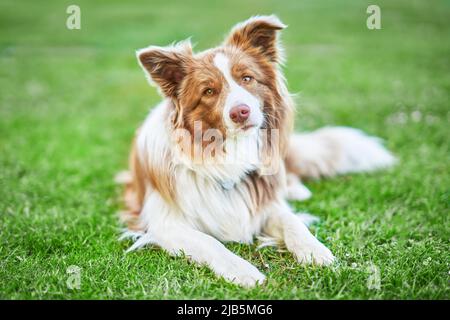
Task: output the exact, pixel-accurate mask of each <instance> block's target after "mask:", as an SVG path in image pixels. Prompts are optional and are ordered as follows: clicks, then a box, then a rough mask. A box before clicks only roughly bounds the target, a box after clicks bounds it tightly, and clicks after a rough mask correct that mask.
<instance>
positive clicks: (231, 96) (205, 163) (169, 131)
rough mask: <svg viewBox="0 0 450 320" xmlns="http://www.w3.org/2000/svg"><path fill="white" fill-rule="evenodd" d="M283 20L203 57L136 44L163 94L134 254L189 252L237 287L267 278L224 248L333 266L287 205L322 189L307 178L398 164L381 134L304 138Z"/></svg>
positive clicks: (246, 25) (133, 177)
mask: <svg viewBox="0 0 450 320" xmlns="http://www.w3.org/2000/svg"><path fill="white" fill-rule="evenodd" d="M285 27H286V26H285V25H284V24H283V23H282V22H281V21H280V20H279V19H278V18H277V17H276V16H273V15H272V16H256V17H252V18H250V19H249V20H247V21H245V22H242V23H239V24H237V25H236V26H235V27H234V28H233V29H232V30H231V32H230V34H229V35H228V37H227V38H226V39H225V41H224V42H223V43H222V44H221V45H220V46H218V47H216V48H213V49H209V50H206V51H204V52H199V53H194V52H193V50H192V47H191V44H190V41H189V40H186V41H183V42H180V43H178V44H174V45H171V46H168V47H157V46H150V47H147V48H144V49H141V50H138V51H137V58H138V61H139V63H140V65H141V67H142V68H143V70H144V72H145V74H146V76H147V78H148V80H149V82H150V83H151V84H154V85H156V86H157V87H158V88H159V90H160V93H161V95H162V97H163V101H162V102H161V103H160V104H159V105H158V106H156V107H155V108H154V109H153V110H152V111H151V112H150V114H149V115H148V117H147V119H146V120H145V122H144V123H143V124H142V126H141V127H140V128H139V129H138V131H137V133H136V137H135V139H134V142H133V146H132V151H131V155H130V169H129V171H125V172H122V173H121V174H119V175H118V176H117V181H118V182H121V183H123V184H125V204H126V210H125V211H124V212H123V213H124V217H125V219H126V222H127V223H128V228H127V231H126V232H125V233H124V234H123V236H122V238H126V237H131V238H133V239H134V241H135V242H134V244H133V245H132V246H131V247H130V248H129V250H128V251H131V250H135V249H137V248H141V247H143V246H144V245H148V244H154V245H157V246H159V247H161V248H163V249H165V250H166V251H168V252H169V253H170V254H173V255H180V254H184V255H185V256H186V257H188V258H189V259H190V260H192V261H194V262H196V263H198V264H204V265H207V266H208V267H210V268H211V269H212V270H213V271H214V272H215V274H217V275H218V276H221V277H223V278H225V279H226V280H228V281H231V282H233V283H236V284H239V285H242V286H246V287H251V286H254V285H256V284H262V283H263V282H264V280H265V276H264V275H263V274H262V273H261V272H260V271H259V270H258V269H257V268H256V267H255V266H253V265H252V264H251V263H249V262H248V261H246V260H244V259H242V258H241V257H239V256H238V255H236V254H234V253H233V252H231V251H230V250H228V249H227V248H226V247H225V246H224V245H223V244H222V243H223V242H228V241H236V242H240V243H252V241H253V239H254V238H255V237H259V238H260V240H262V241H265V242H266V243H269V244H273V243H277V244H280V245H283V246H284V247H285V248H287V250H289V251H290V252H291V253H292V254H293V256H294V257H295V259H296V260H297V261H298V262H299V263H302V264H315V265H330V264H332V263H333V261H335V257H334V256H333V254H332V252H331V251H330V250H329V249H328V248H327V247H326V246H325V245H324V244H322V243H321V242H320V241H318V240H317V239H316V238H315V237H314V236H313V235H312V234H311V232H310V231H309V230H308V228H307V225H308V223H310V222H311V221H313V220H314V217H313V216H310V215H308V214H296V213H295V212H293V210H292V209H291V207H290V206H289V204H288V202H287V200H304V199H306V198H308V197H309V196H310V195H311V193H310V191H309V190H308V189H307V188H306V187H305V186H304V185H303V184H302V182H301V179H303V178H319V177H322V176H327V177H329V176H333V175H336V174H342V173H348V172H361V171H370V170H374V169H379V168H384V167H388V166H390V165H392V164H394V162H395V158H394V156H393V155H391V154H390V153H389V152H388V151H387V150H386V149H385V148H384V147H383V146H382V144H381V142H380V141H379V139H377V138H375V137H369V136H367V135H365V134H364V133H362V132H361V131H358V130H355V129H352V128H345V127H328V128H323V129H320V130H317V131H315V132H312V133H306V134H294V133H292V130H291V129H292V127H293V111H294V103H293V100H292V97H291V95H290V94H289V92H288V90H287V88H286V81H285V78H284V76H283V73H282V70H281V66H282V64H283V50H282V48H281V45H280V42H279V39H278V38H279V33H280V31H281V30H282V29H284V28H285Z"/></svg>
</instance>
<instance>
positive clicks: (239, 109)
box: [230, 104, 250, 123]
mask: <svg viewBox="0 0 450 320" xmlns="http://www.w3.org/2000/svg"><path fill="white" fill-rule="evenodd" d="M249 116H250V108H249V107H248V106H247V105H245V104H241V105H238V106H236V107H233V108H231V110H230V118H231V120H232V121H233V122H234V123H244V122H245V121H246V120H247V119H248V117H249Z"/></svg>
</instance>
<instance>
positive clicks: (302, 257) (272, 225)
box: [263, 203, 335, 265]
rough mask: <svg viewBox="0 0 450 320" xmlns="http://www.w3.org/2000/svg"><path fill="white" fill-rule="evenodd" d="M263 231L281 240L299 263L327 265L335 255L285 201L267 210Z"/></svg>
mask: <svg viewBox="0 0 450 320" xmlns="http://www.w3.org/2000/svg"><path fill="white" fill-rule="evenodd" d="M263 233H264V234H266V235H267V236H269V237H271V238H275V239H276V240H281V241H282V242H284V244H285V245H286V248H287V249H288V250H289V251H290V252H292V253H293V254H294V256H295V258H296V259H297V261H298V262H300V263H306V264H317V265H329V264H331V263H332V262H333V261H334V260H335V257H334V256H333V254H332V253H331V251H330V250H329V249H328V248H327V247H325V246H324V245H323V244H322V243H321V242H320V241H319V240H317V239H316V238H315V237H314V236H313V235H312V234H311V232H310V231H309V230H308V228H307V227H306V225H305V223H304V222H303V221H302V217H301V216H297V215H296V214H295V213H293V212H292V210H291V209H290V208H289V206H288V205H287V204H286V203H279V204H277V205H275V206H273V207H271V208H270V210H269V211H268V212H267V220H266V224H265V226H264V229H263Z"/></svg>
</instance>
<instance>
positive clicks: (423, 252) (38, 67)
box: [0, 0, 450, 299]
mask: <svg viewBox="0 0 450 320" xmlns="http://www.w3.org/2000/svg"><path fill="white" fill-rule="evenodd" d="M75 2H76V3H77V4H79V5H80V6H81V11H82V29H81V30H79V31H69V30H67V29H66V28H65V20H66V17H67V15H66V13H65V11H66V7H67V6H68V5H69V4H73V3H74V1H54V2H50V1H48V2H47V1H46V2H43V1H26V2H25V1H22V2H18V1H12V0H7V1H5V0H3V1H2V2H1V4H0V92H1V94H0V233H1V235H0V298H2V299H54V298H56V299H81V298H88V299H99V298H114V299H116V298H118V299H131V298H145V299H147V298H149V299H161V298H164V299H172V298H176V299H178V298H207V299H209V298H232V299H234V298H250V299H253V298H260V299H266V298H272V299H316V298H330V299H366V298H369V299H432V298H438V299H449V298H450V295H449V277H450V275H449V271H450V266H449V239H450V234H449V228H450V226H449V194H450V193H449V186H450V181H449V172H450V170H449V169H450V166H449V163H450V161H449V160H450V159H449V143H448V139H449V137H450V132H449V127H450V126H449V121H450V113H449V110H450V109H449V103H450V93H449V92H450V37H449V34H450V22H449V16H450V2H449V1H437V0H434V1H407V0H404V1H388V0H383V1H381V0H380V1H376V3H377V4H378V5H379V6H380V7H381V10H382V29H381V30H375V31H370V30H368V29H367V28H366V18H367V14H366V8H367V6H368V4H370V3H372V2H370V1H356V0H355V1H317V0H308V1H290V2H285V3H280V2H279V1H269V0H258V1H256V0H254V1H239V0H236V1H223V2H221V3H217V4H212V2H208V1H179V2H178V3H173V2H172V1H171V2H170V3H169V2H168V1H147V0H145V1H138V2H133V4H131V3H127V2H125V1H108V2H104V3H102V4H101V5H100V4H94V3H93V2H92V1H75ZM270 13H276V14H278V15H279V16H280V17H281V19H282V20H283V21H284V22H285V23H287V24H288V25H289V28H288V29H286V30H285V32H284V34H283V40H284V44H285V47H286V52H287V57H288V61H287V64H286V67H285V72H286V76H287V79H288V83H289V88H290V90H291V91H292V92H296V93H299V95H298V96H299V97H298V104H297V107H298V108H297V109H298V112H297V119H296V120H297V121H296V126H297V128H298V129H301V130H310V129H314V128H317V127H320V126H323V125H349V126H354V127H357V128H361V129H363V130H365V131H367V132H369V133H370V134H375V135H378V136H381V137H383V138H384V139H385V140H386V144H387V146H388V147H389V148H390V149H391V150H393V152H394V153H395V154H396V155H397V156H398V157H399V158H400V165H398V166H397V167H395V168H393V169H391V170H388V171H384V172H379V173H375V174H360V175H352V176H342V177H338V178H334V179H331V180H327V181H318V182H317V181H314V182H308V183H307V185H308V186H309V187H310V188H311V189H312V190H313V192H314V196H313V198H312V199H311V200H310V201H307V202H302V203H295V204H294V205H295V206H296V207H297V209H298V210H305V211H309V212H311V213H313V214H316V215H318V216H320V217H321V218H322V221H321V223H320V224H319V225H317V226H315V227H314V228H313V230H314V232H315V233H316V235H317V236H318V237H319V238H320V239H321V240H322V241H324V242H325V243H326V244H327V245H328V246H329V247H330V248H331V250H332V251H333V252H334V253H335V254H336V255H337V257H338V258H339V263H338V264H337V265H335V266H333V267H331V268H318V267H304V266H300V265H298V264H296V263H295V262H294V259H293V257H292V256H291V255H290V254H288V253H285V252H277V251H276V250H275V249H272V248H266V249H263V250H260V251H258V250H256V248H255V246H246V245H236V244H230V245H228V246H229V248H231V249H232V250H233V251H234V252H236V253H238V254H239V255H241V256H242V257H244V258H246V259H248V260H250V261H251V262H252V263H254V264H255V265H256V266H257V267H258V268H259V269H260V270H261V271H262V272H263V273H265V274H266V275H267V276H268V282H267V283H266V284H265V285H264V286H262V287H257V288H254V289H242V288H239V287H237V286H234V285H231V284H228V283H226V282H225V281H224V280H221V279H216V278H215V277H214V276H213V274H212V272H211V271H209V270H208V269H207V268H205V267H202V268H199V267H195V266H193V265H192V264H190V263H189V262H187V260H186V259H184V258H173V257H170V256H168V254H166V253H165V252H163V251H162V250H160V249H158V248H148V249H145V250H141V251H139V252H136V253H132V254H127V255H126V254H124V250H125V249H126V248H127V246H129V245H130V243H129V242H124V243H120V242H118V241H117V237H118V230H119V228H120V225H119V223H118V219H117V216H116V211H117V210H118V208H119V206H120V203H119V201H118V198H119V194H120V188H118V186H115V185H114V183H113V179H112V177H113V176H114V174H115V173H116V172H117V171H118V170H120V169H123V168H124V167H125V166H126V162H127V153H128V149H129V144H130V141H131V138H132V136H133V132H134V130H135V128H136V127H137V126H138V125H139V124H140V122H141V121H142V120H143V119H144V117H145V115H146V113H147V112H148V110H149V108H150V107H151V106H153V105H155V104H156V103H157V102H158V100H159V99H160V98H159V97H158V95H157V92H156V90H155V89H153V88H150V87H149V86H148V85H147V83H146V81H145V79H144V76H143V73H142V71H141V70H140V69H139V67H138V65H137V63H136V60H135V56H134V50H135V49H137V48H140V47H144V46H147V45H149V44H157V45H166V44H169V43H171V42H173V41H175V40H182V39H184V38H187V37H189V36H193V41H194V42H196V43H198V45H197V49H206V48H208V47H210V46H214V45H216V44H218V43H219V42H220V41H221V40H222V39H223V36H224V35H225V33H226V32H227V31H228V30H229V28H230V27H231V26H232V25H233V24H234V23H236V22H238V21H241V20H244V19H246V18H248V17H249V16H251V15H254V14H270ZM70 265H77V266H79V267H80V268H82V273H81V288H80V289H79V290H70V289H68V288H67V286H66V279H67V277H68V274H67V273H66V269H67V268H68V267H69V266H70ZM371 265H374V266H376V267H377V268H378V269H379V272H380V276H381V287H380V289H379V290H375V289H369V288H368V286H367V281H368V279H369V278H370V275H371V273H370V269H369V268H370V266H371Z"/></svg>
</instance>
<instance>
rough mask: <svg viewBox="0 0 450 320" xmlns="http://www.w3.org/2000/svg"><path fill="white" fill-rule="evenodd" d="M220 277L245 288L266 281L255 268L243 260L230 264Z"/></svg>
mask: <svg viewBox="0 0 450 320" xmlns="http://www.w3.org/2000/svg"><path fill="white" fill-rule="evenodd" d="M221 275H222V276H223V277H224V278H225V279H226V280H228V281H230V282H233V283H235V284H237V285H240V286H243V287H247V288H251V287H254V286H256V285H258V284H263V283H264V281H265V279H266V277H265V276H264V275H263V274H262V273H261V272H259V270H258V269H257V268H256V267H255V266H253V265H252V264H250V263H249V262H247V261H245V260H242V261H241V262H239V263H233V264H231V265H230V266H228V268H227V269H226V270H225V271H224V272H222V274H221Z"/></svg>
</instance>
